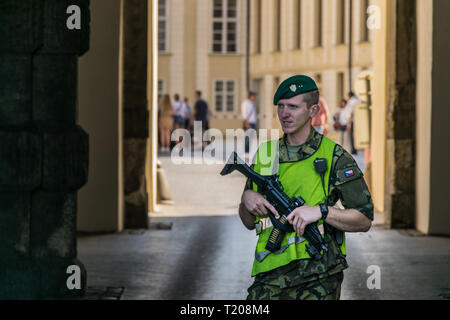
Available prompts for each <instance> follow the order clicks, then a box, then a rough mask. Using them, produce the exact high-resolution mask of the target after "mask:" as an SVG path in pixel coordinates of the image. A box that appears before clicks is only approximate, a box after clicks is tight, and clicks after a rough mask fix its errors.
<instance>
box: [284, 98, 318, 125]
mask: <svg viewBox="0 0 450 320" xmlns="http://www.w3.org/2000/svg"><path fill="white" fill-rule="evenodd" d="M314 111H315V108H313V107H311V108H308V107H307V105H306V103H305V102H304V101H303V97H302V95H298V96H295V97H292V98H289V99H281V100H280V101H278V108H277V112H278V119H279V120H280V123H281V129H282V130H283V132H284V133H285V134H295V133H296V132H298V131H300V130H301V129H302V128H304V127H305V126H306V125H309V124H310V121H311V119H312V117H313V116H314V115H313V113H314Z"/></svg>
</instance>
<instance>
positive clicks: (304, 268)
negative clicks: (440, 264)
mask: <svg viewBox="0 0 450 320" xmlns="http://www.w3.org/2000/svg"><path fill="white" fill-rule="evenodd" d="M322 137H323V136H322V135H321V134H319V133H318V132H317V131H315V130H314V129H312V130H311V133H310V135H309V137H308V139H307V141H306V142H305V143H304V144H303V145H301V146H300V149H299V151H298V153H297V154H296V155H295V156H294V157H292V155H291V156H289V154H288V150H287V142H286V136H284V137H282V138H281V139H280V143H279V146H280V150H279V159H280V160H279V161H280V163H283V162H294V161H301V160H304V159H307V158H308V157H310V156H312V155H313V154H314V153H315V152H316V151H317V150H318V148H319V146H320V143H321V141H322ZM348 170H353V172H354V175H353V176H351V177H346V175H345V172H346V171H348ZM251 188H252V181H251V180H250V179H249V180H247V183H246V186H245V190H247V189H251ZM339 200H340V201H341V204H342V206H343V207H344V208H345V209H356V210H358V211H360V212H361V213H362V214H364V215H365V216H367V217H368V218H369V219H371V220H373V203H372V198H371V196H370V192H369V189H368V187H367V185H366V183H365V181H364V177H363V173H362V172H361V170H360V169H359V167H358V165H357V164H356V162H355V160H354V159H353V157H352V156H351V155H350V154H349V153H348V152H347V151H345V150H344V148H342V147H341V146H340V145H336V147H335V149H334V154H333V161H332V164H331V172H330V181H329V189H328V206H330V207H331V206H335V205H336V203H337V202H338V201H339ZM325 244H326V246H327V247H328V252H326V253H325V254H324V256H323V258H322V259H321V260H319V261H316V260H313V259H304V260H296V261H293V262H291V263H290V264H288V265H286V266H283V267H280V268H277V269H274V270H271V271H268V272H265V273H261V274H258V275H256V277H255V282H260V283H265V284H270V285H275V286H279V287H282V288H287V287H293V286H298V285H300V284H303V283H306V282H309V281H315V280H317V279H321V278H325V277H328V276H330V275H333V274H336V273H338V272H341V271H342V270H344V269H346V268H348V265H347V261H346V260H345V256H344V255H343V254H342V253H341V251H340V249H339V246H338V244H337V243H336V240H335V238H334V236H332V235H330V234H325Z"/></svg>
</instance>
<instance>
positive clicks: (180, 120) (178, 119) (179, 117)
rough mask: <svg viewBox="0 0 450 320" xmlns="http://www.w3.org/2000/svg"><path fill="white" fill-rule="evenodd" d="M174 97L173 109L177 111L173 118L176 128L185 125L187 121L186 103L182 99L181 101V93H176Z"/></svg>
mask: <svg viewBox="0 0 450 320" xmlns="http://www.w3.org/2000/svg"><path fill="white" fill-rule="evenodd" d="M173 98H174V102H173V111H174V113H175V117H174V119H173V126H174V129H180V128H183V127H184V123H185V119H184V116H185V108H184V103H183V102H182V101H180V95H179V94H178V93H176V94H174V96H173Z"/></svg>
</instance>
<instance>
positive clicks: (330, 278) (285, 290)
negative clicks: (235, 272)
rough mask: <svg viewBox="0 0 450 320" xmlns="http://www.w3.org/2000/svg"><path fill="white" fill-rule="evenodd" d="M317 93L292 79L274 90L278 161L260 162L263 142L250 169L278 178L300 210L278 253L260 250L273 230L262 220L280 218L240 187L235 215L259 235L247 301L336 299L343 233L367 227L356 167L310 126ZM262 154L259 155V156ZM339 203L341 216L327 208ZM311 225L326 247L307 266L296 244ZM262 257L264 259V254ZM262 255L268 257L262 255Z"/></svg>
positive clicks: (307, 81) (251, 188) (366, 201)
mask: <svg viewBox="0 0 450 320" xmlns="http://www.w3.org/2000/svg"><path fill="white" fill-rule="evenodd" d="M318 100H319V91H318V89H317V86H316V84H315V82H314V80H312V79H311V78H309V77H306V76H294V77H291V78H289V79H287V80H285V81H284V82H283V83H281V84H280V86H279V88H278V89H277V91H276V93H275V96H274V101H273V102H274V105H275V106H277V111H278V118H279V120H280V123H281V127H282V130H283V132H284V136H283V137H282V138H281V139H280V140H279V141H278V148H277V149H278V153H277V155H278V156H277V157H272V158H271V159H269V160H268V161H267V158H266V159H263V158H264V155H265V154H270V152H268V151H267V149H265V148H267V146H268V145H270V142H269V143H265V144H261V145H260V147H259V148H258V152H257V157H256V163H255V164H254V165H253V169H254V170H255V171H256V172H258V173H261V174H263V175H267V170H266V171H265V172H266V174H264V172H263V171H264V170H263V168H266V169H267V163H268V166H269V168H270V169H271V172H272V173H277V174H278V176H279V180H280V182H281V184H282V185H283V188H284V191H285V192H286V194H287V195H288V196H290V197H294V196H301V197H302V198H303V199H304V200H305V201H306V205H305V206H302V207H299V208H297V209H295V210H294V211H293V212H292V213H291V214H290V215H289V217H288V220H289V222H290V223H291V224H292V226H293V228H294V230H295V231H294V232H293V233H287V234H286V236H285V237H284V239H283V242H282V243H281V249H280V250H279V251H277V252H274V253H268V252H264V251H265V245H266V242H267V239H268V237H269V235H270V233H271V230H272V229H273V227H272V226H271V223H270V219H269V218H268V213H269V211H271V212H272V213H273V214H274V215H275V217H277V218H278V217H279V214H278V212H277V211H276V209H275V208H274V207H273V206H272V205H271V204H270V203H269V202H268V201H267V200H266V199H265V198H264V197H263V196H262V195H260V194H259V193H257V192H256V191H257V190H256V185H254V184H253V183H252V181H251V180H247V183H246V186H245V190H244V192H243V195H242V200H241V204H240V206H239V216H240V218H241V220H242V222H243V224H244V225H245V226H246V227H247V228H248V229H249V230H253V229H256V230H257V234H258V235H259V238H258V243H257V247H256V251H255V260H254V263H253V270H252V276H253V277H255V279H254V283H253V284H252V285H251V286H250V288H248V297H247V299H249V300H264V299H297V300H338V299H339V298H340V291H341V283H342V281H343V278H344V275H343V270H344V269H346V268H347V267H348V265H347V262H346V260H345V255H346V251H345V234H344V232H367V231H368V230H369V229H370V227H371V224H372V220H373V204H372V199H371V196H370V193H369V190H368V188H367V185H366V183H365V181H364V179H363V174H362V172H361V170H360V169H359V168H358V165H357V164H356V162H355V160H354V159H353V157H352V156H351V155H349V154H348V152H347V151H345V150H344V149H343V148H342V147H341V146H340V145H338V144H336V143H334V142H333V141H331V140H329V139H328V138H326V137H324V136H323V135H321V134H320V133H318V132H317V131H315V130H314V129H313V128H312V126H311V120H312V118H313V117H314V116H315V115H316V114H317V112H318V111H319V106H318V105H317V104H318ZM264 149H265V152H263V151H264ZM317 158H322V159H323V158H324V159H326V161H327V171H326V173H325V176H324V177H323V179H322V178H321V176H320V175H319V174H318V173H317V172H315V170H314V164H313V162H314V160H315V159H317ZM339 200H340V201H341V204H342V206H343V209H338V208H336V207H334V206H335V205H336V203H337V202H338V201H339ZM310 223H317V224H318V225H319V230H321V233H322V234H323V237H324V241H325V245H326V247H327V248H328V250H327V251H324V252H323V256H322V258H321V259H320V260H314V259H312V258H311V257H310V256H309V254H308V253H307V251H306V248H305V245H306V244H307V241H306V240H305V239H304V238H303V237H302V235H303V232H304V230H305V227H306V226H307V225H308V224H310ZM265 253H266V254H265ZM267 253H268V254H267Z"/></svg>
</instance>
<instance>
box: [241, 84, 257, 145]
mask: <svg viewBox="0 0 450 320" xmlns="http://www.w3.org/2000/svg"><path fill="white" fill-rule="evenodd" d="M255 100H256V93H254V92H251V91H250V92H249V93H248V96H247V99H245V100H244V102H242V105H241V109H242V118H243V119H244V130H245V131H247V130H248V129H254V130H256V121H257V120H256V119H257V115H256V107H255ZM249 140H250V139H249V137H245V152H247V153H248V152H249V149H250V141H249Z"/></svg>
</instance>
